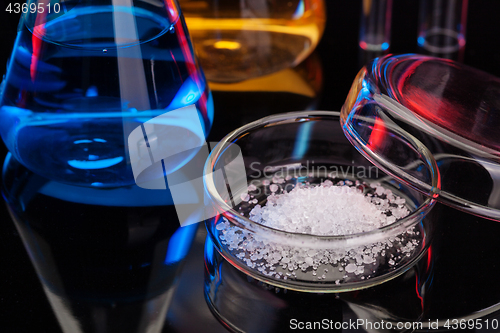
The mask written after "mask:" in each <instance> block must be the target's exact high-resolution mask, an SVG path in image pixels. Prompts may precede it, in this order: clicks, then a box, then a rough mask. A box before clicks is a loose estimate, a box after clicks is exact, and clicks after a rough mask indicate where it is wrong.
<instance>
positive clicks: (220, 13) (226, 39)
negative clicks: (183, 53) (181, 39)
mask: <svg viewBox="0 0 500 333" xmlns="http://www.w3.org/2000/svg"><path fill="white" fill-rule="evenodd" d="M179 3H180V5H181V7H182V10H183V12H184V15H185V17H186V23H187V25H188V28H189V31H190V33H191V37H192V39H193V42H194V44H195V48H196V53H197V55H198V59H199V60H200V63H201V65H202V67H203V70H204V72H205V74H206V75H207V78H208V79H209V80H210V81H216V82H236V81H242V80H245V79H248V78H252V77H256V76H261V75H265V74H269V73H273V72H276V71H279V70H281V69H283V68H287V67H290V66H293V65H296V64H298V63H300V62H301V61H302V60H304V59H305V58H306V57H307V55H309V54H310V53H311V52H312V50H313V49H314V48H315V47H316V45H317V44H318V42H319V40H320V38H321V35H322V34H323V30H324V26H325V8H324V1H323V0H278V1H265V0H242V1H233V0H180V1H179Z"/></svg>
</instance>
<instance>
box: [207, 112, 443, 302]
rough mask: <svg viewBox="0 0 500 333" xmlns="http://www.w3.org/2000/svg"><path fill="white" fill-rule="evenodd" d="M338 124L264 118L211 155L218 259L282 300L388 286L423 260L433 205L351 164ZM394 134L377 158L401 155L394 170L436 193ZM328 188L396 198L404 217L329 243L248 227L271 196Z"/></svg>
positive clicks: (375, 171) (419, 152) (365, 165)
mask: <svg viewBox="0 0 500 333" xmlns="http://www.w3.org/2000/svg"><path fill="white" fill-rule="evenodd" d="M339 118H340V113H339V112H328V111H304V112H292V113H285V114H279V115H275V116H269V117H266V118H263V119H260V120H257V121H255V122H252V123H250V124H248V125H245V126H243V127H241V128H239V129H237V130H235V131H233V132H231V133H229V134H228V135H227V136H226V137H225V138H224V139H223V140H222V141H221V142H220V143H219V144H218V145H217V146H216V147H215V148H214V150H213V151H212V153H211V155H210V157H209V159H208V160H207V163H206V165H205V170H204V174H205V178H204V181H205V188H206V191H207V193H208V198H209V199H210V201H211V203H212V205H213V209H214V212H213V214H212V215H211V216H214V217H213V218H211V219H208V220H207V221H206V227H207V230H208V234H209V236H210V239H211V241H212V242H213V244H214V247H215V249H216V251H217V252H218V253H220V255H221V256H222V257H223V258H224V260H226V261H227V262H228V263H229V264H231V265H232V266H234V267H235V268H236V269H238V270H239V271H241V272H243V273H244V274H246V275H247V276H249V277H252V278H255V279H257V280H259V281H262V282H265V283H268V284H270V285H273V286H276V287H281V288H286V289H288V290H295V291H301V292H325V293H336V292H344V291H352V290H358V289H363V288H368V287H371V286H374V285H378V284H381V283H383V282H385V281H388V280H390V279H393V278H395V277H397V276H399V275H401V274H403V273H404V272H405V271H407V270H408V269H409V268H410V267H412V266H413V265H414V264H415V263H416V262H418V260H419V259H420V258H421V257H422V256H423V255H424V254H425V252H426V249H427V247H428V245H429V242H430V238H431V236H432V223H431V221H430V219H429V218H428V216H427V217H426V215H427V213H428V212H429V211H430V210H431V208H432V207H433V205H434V202H435V201H434V199H433V198H432V197H429V196H426V195H424V194H422V193H420V192H419V191H416V190H415V189H413V188H412V187H410V186H407V185H405V184H404V183H403V182H400V181H398V180H396V179H395V178H393V177H390V176H388V175H387V174H386V173H384V172H383V171H382V170H380V169H379V168H376V167H375V166H374V165H372V164H371V163H370V162H369V161H368V160H367V159H365V158H364V157H363V156H362V155H361V154H359V152H357V150H356V148H355V147H353V146H352V145H351V144H350V143H349V141H348V140H347V139H346V138H345V136H344V134H343V132H342V128H341V126H340V122H339ZM372 125H373V124H372ZM393 129H394V131H395V132H391V135H390V139H389V140H387V141H386V142H385V144H386V146H385V148H386V149H389V148H390V149H396V150H397V151H400V152H402V154H401V155H400V158H399V160H397V161H394V163H399V165H401V166H403V165H406V166H407V171H408V172H409V173H411V174H412V175H413V177H415V178H418V179H421V181H422V182H425V183H428V184H430V186H431V188H434V187H437V186H438V183H439V178H438V174H437V172H436V170H437V166H436V164H435V161H434V160H433V158H432V156H431V155H430V154H429V152H428V151H427V149H426V148H425V146H423V145H422V144H421V143H420V142H418V140H415V139H413V138H412V137H404V136H402V135H399V132H398V131H399V128H397V127H394V128H393ZM389 131H390V128H389ZM362 171H364V172H362ZM327 181H329V182H330V183H335V184H339V183H342V185H349V184H353V186H358V187H359V190H360V191H362V192H363V193H364V194H366V195H374V193H373V191H374V188H376V187H377V184H378V185H380V186H381V187H383V188H384V191H385V190H390V191H391V193H393V194H394V195H397V196H398V197H399V198H404V202H405V205H406V207H407V209H408V215H406V216H404V217H402V218H400V219H398V220H397V221H395V222H393V223H390V224H388V225H385V226H382V227H377V228H373V229H371V230H365V231H359V232H352V233H349V234H347V233H345V234H332V235H319V234H317V233H312V232H311V233H307V232H297V231H290V230H285V229H282V228H276V226H270V225H268V224H266V223H262V221H258V220H255V219H254V218H252V212H253V211H254V208H255V207H256V206H257V205H260V206H261V207H264V206H265V205H266V204H267V203H268V201H269V202H271V198H273V195H274V194H273V193H281V194H283V193H285V192H286V193H289V191H293V189H294V188H296V187H299V188H302V187H314V186H321V184H325V183H326V182H327ZM374 184H375V187H373V186H372V185H374ZM316 188H317V187H316ZM375 191H376V190H375ZM382 199H387V197H383V198H382ZM273 200H274V199H273ZM353 208H356V207H355V206H353ZM355 222H358V221H357V220H354V221H353V223H355ZM308 257H309V258H308Z"/></svg>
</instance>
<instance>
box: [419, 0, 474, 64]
mask: <svg viewBox="0 0 500 333" xmlns="http://www.w3.org/2000/svg"><path fill="white" fill-rule="evenodd" d="M467 5H468V0H421V2H420V18H419V34H418V40H417V41H418V46H419V51H420V53H423V54H428V55H432V56H437V57H441V58H446V59H452V60H458V61H462V60H463V59H462V58H463V51H464V49H465V31H466V23H467Z"/></svg>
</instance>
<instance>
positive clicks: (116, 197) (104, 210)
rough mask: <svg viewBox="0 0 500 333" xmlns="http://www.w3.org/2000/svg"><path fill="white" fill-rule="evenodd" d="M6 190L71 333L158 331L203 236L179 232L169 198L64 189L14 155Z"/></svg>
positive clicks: (126, 190)
mask: <svg viewBox="0 0 500 333" xmlns="http://www.w3.org/2000/svg"><path fill="white" fill-rule="evenodd" d="M3 184H4V186H3V195H4V198H5V200H6V201H7V206H8V208H9V211H10V214H11V216H12V218H13V220H14V223H15V225H16V228H17V230H18V231H19V234H20V235H21V238H22V240H23V243H24V245H25V247H26V250H27V252H28V254H29V256H30V258H31V261H32V263H33V265H34V266H35V269H36V271H37V274H38V276H39V278H40V281H41V283H42V285H43V288H44V290H45V292H46V294H47V296H48V299H49V301H50V303H51V305H52V307H53V310H54V312H55V314H56V317H57V319H58V321H59V323H60V325H61V328H62V329H63V331H64V332H65V333H70V332H71V333H75V332H76V333H79V332H131V333H132V332H151V333H154V332H160V330H161V328H162V326H163V321H164V319H165V314H166V311H167V309H168V305H169V301H170V298H171V296H172V294H173V291H174V289H175V286H176V278H177V276H178V274H179V271H180V269H181V267H182V263H183V259H184V257H185V255H186V254H187V252H188V250H189V248H190V246H191V243H192V240H193V238H194V236H195V233H196V229H197V225H196V224H192V225H189V226H185V227H179V221H178V219H177V215H176V211H175V208H174V206H173V205H172V198H171V196H170V193H169V192H168V191H166V190H165V191H159V192H157V191H151V190H144V189H141V188H139V187H137V186H135V185H134V186H130V187H121V188H115V189H95V188H88V187H77V186H71V185H66V184H61V183H57V182H55V181H52V180H48V179H46V178H43V177H41V176H38V175H36V174H34V173H32V172H31V171H29V170H28V169H26V168H25V167H24V166H22V165H21V164H20V163H19V162H17V161H16V160H15V159H14V158H13V157H12V155H9V156H8V157H7V159H6V163H5V165H4V172H3Z"/></svg>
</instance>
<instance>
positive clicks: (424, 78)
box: [341, 54, 500, 221]
mask: <svg viewBox="0 0 500 333" xmlns="http://www.w3.org/2000/svg"><path fill="white" fill-rule="evenodd" d="M499 96H500V79H499V78H497V77H494V76H492V75H490V74H487V73H485V72H482V71H479V70H477V69H474V68H471V67H467V66H465V65H462V64H459V63H456V62H453V61H450V60H444V59H439V58H433V57H427V56H421V55H413V54H409V55H400V56H386V57H382V58H377V59H375V60H373V61H372V62H371V63H370V64H368V65H367V66H366V67H364V68H363V69H362V70H361V71H360V72H359V74H358V76H357V77H356V79H355V80H354V83H353V85H352V87H351V91H350V92H349V95H348V97H347V100H346V102H345V104H344V106H343V107H342V114H341V121H342V125H343V128H344V132H345V134H346V136H347V137H348V138H349V140H350V141H351V143H352V144H353V145H354V146H356V148H357V149H358V150H359V151H360V152H361V153H362V154H363V155H364V156H365V157H367V158H368V159H369V160H370V161H371V162H372V163H374V164H375V165H377V166H378V167H380V168H382V169H383V170H384V171H385V172H387V173H389V174H390V175H392V176H393V177H395V178H397V179H400V180H401V181H404V182H405V183H407V184H408V185H409V186H412V187H414V188H416V189H418V190H419V191H421V192H423V193H426V194H429V195H433V196H434V197H436V198H437V200H439V201H440V202H443V203H445V204H447V205H450V206H452V207H454V208H457V209H460V210H463V211H466V212H469V213H472V214H475V215H478V216H482V217H485V218H488V219H492V220H497V221H500V200H498V198H499V197H500V187H499V185H498V184H500V164H499V162H500V145H499V142H500V134H499V133H500V132H499V131H498V127H499V125H500V117H499V113H498V111H499V110H500V99H499ZM374 122H375V123H378V124H379V126H378V128H379V130H378V131H372V130H371V129H370V127H369V126H368V127H367V126H365V125H366V124H368V125H369V124H371V123H374ZM387 126H390V127H391V128H392V129H391V130H392V131H394V130H397V131H398V132H399V133H400V135H402V136H405V137H413V138H415V139H416V140H418V141H420V142H422V143H423V144H424V145H425V146H426V148H427V149H428V150H429V151H430V152H431V153H432V155H433V157H434V159H435V160H436V162H437V165H438V171H439V175H440V177H439V179H440V183H439V186H438V187H435V186H433V184H431V183H429V182H428V181H426V180H424V179H419V178H415V177H414V175H413V174H411V173H410V172H408V170H406V169H405V168H404V166H400V165H397V164H394V163H392V162H393V161H392V160H393V158H394V156H393V155H394V151H393V150H381V149H373V145H372V144H370V141H373V140H374V139H376V138H378V137H381V136H382V137H383V136H384V135H380V133H382V132H383V131H384V128H385V127H387Z"/></svg>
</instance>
